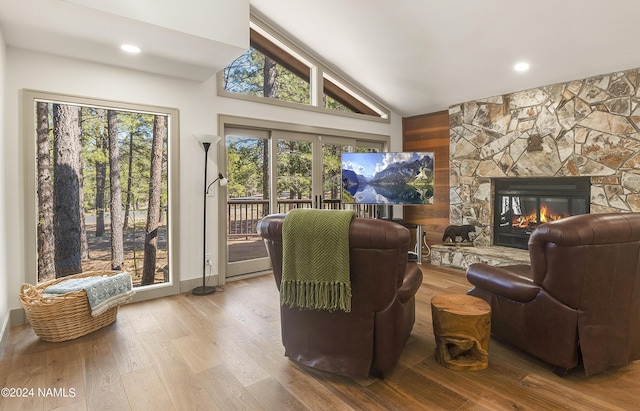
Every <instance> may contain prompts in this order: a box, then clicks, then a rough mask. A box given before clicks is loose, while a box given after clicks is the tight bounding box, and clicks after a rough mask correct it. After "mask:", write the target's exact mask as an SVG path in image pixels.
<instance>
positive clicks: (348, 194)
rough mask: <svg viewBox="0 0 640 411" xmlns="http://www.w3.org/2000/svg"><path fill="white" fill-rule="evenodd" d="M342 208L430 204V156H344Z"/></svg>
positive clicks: (432, 169)
mask: <svg viewBox="0 0 640 411" xmlns="http://www.w3.org/2000/svg"><path fill="white" fill-rule="evenodd" d="M341 160H342V202H343V203H345V204H379V205H397V204H403V205H410V204H433V177H434V167H433V161H434V153H433V152H406V153H343V154H342V159H341Z"/></svg>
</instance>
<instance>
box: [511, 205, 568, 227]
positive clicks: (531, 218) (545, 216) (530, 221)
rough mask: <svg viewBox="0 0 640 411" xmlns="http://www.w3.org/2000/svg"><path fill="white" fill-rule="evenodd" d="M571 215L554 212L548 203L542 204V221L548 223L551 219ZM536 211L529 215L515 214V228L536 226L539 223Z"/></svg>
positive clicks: (513, 222)
mask: <svg viewBox="0 0 640 411" xmlns="http://www.w3.org/2000/svg"><path fill="white" fill-rule="evenodd" d="M565 217H569V214H558V213H554V212H553V211H552V210H551V209H549V207H547V205H546V204H540V222H541V223H546V222H549V221H555V220H560V219H562V218H565ZM536 219H537V216H536V212H535V211H532V212H531V213H529V214H527V215H522V216H514V218H513V221H512V225H513V228H535V227H536V225H537V221H536Z"/></svg>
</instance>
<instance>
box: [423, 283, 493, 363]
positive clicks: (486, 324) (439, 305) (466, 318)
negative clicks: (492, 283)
mask: <svg viewBox="0 0 640 411" xmlns="http://www.w3.org/2000/svg"><path fill="white" fill-rule="evenodd" d="M431 315H432V321H433V335H434V336H435V339H436V351H435V356H436V359H437V360H438V362H439V363H440V364H441V365H443V366H445V367H447V368H449V369H451V370H456V371H476V370H484V369H485V368H487V367H488V365H489V341H490V339H491V306H490V305H489V304H488V303H487V302H486V301H484V300H483V299H481V298H478V297H473V296H470V295H458V294H455V295H454V294H450V295H449V294H447V295H436V296H435V297H433V298H432V299H431Z"/></svg>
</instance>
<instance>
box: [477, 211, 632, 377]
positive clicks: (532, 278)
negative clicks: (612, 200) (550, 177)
mask: <svg viewBox="0 0 640 411" xmlns="http://www.w3.org/2000/svg"><path fill="white" fill-rule="evenodd" d="M529 254H530V257H531V265H513V266H504V267H491V266H488V265H485V264H479V263H478V264H472V265H470V266H469V268H468V269H467V279H468V280H469V282H470V283H471V284H472V285H473V286H474V288H472V289H471V290H469V292H468V294H470V295H474V296H477V297H480V298H483V299H484V300H486V301H488V302H489V303H490V304H491V309H492V314H491V331H492V334H493V335H494V336H495V337H496V338H498V339H500V340H504V341H506V342H508V343H511V344H513V345H515V346H517V347H519V348H521V349H522V350H524V351H526V352H528V353H529V354H531V355H533V356H535V357H537V358H539V359H542V360H543V361H546V362H548V363H549V364H552V365H554V366H556V369H555V372H556V373H558V374H560V375H562V374H564V373H566V371H567V370H569V369H571V368H574V367H576V366H577V365H578V363H579V358H580V356H581V357H582V364H583V365H584V370H585V373H586V375H591V374H595V373H598V372H601V371H604V370H606V369H610V368H618V367H622V366H624V365H626V364H628V363H629V362H631V361H634V360H636V359H639V358H640V275H639V270H640V264H639V258H640V213H615V214H586V215H578V216H573V217H568V218H565V219H562V220H558V221H554V222H550V223H546V224H542V225H540V226H539V227H538V228H536V229H535V230H534V231H533V232H532V234H531V237H530V238H529Z"/></svg>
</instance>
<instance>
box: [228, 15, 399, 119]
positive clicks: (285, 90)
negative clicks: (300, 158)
mask: <svg viewBox="0 0 640 411" xmlns="http://www.w3.org/2000/svg"><path fill="white" fill-rule="evenodd" d="M250 45H251V48H250V49H249V50H248V51H247V52H246V53H244V54H243V55H242V56H240V57H238V58H237V59H236V60H235V61H234V62H232V63H231V64H229V65H228V66H227V67H226V68H225V69H224V70H223V71H222V72H221V73H220V75H219V90H221V91H220V92H219V94H220V95H223V96H227V97H235V98H248V99H256V98H257V99H259V101H262V102H269V103H272V104H286V105H288V104H295V105H296V106H297V107H306V108H309V109H320V110H323V111H326V110H331V111H332V112H334V113H343V114H344V115H351V116H362V115H364V116H367V117H368V118H372V119H379V120H383V121H388V120H389V111H388V110H386V109H385V108H384V107H383V106H382V105H380V104H378V103H377V102H375V101H373V100H372V99H370V98H368V97H366V94H365V93H364V92H362V91H360V90H358V88H357V87H355V85H352V84H349V83H348V82H347V81H345V80H344V79H340V78H339V77H338V76H337V75H335V74H334V73H331V72H330V71H329V70H328V69H326V68H325V66H324V65H323V64H320V63H319V62H318V61H316V60H314V59H313V58H312V57H310V56H309V55H308V54H307V53H304V52H302V51H300V49H299V48H298V47H296V46H294V45H293V44H292V43H290V42H289V41H286V40H285V39H284V37H283V36H280V35H278V34H277V32H276V31H275V30H274V29H271V28H269V26H267V25H266V24H265V23H262V22H260V21H258V20H257V19H256V18H255V17H252V21H251V28H250ZM317 84H319V88H320V90H318V86H316V85H317Z"/></svg>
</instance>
